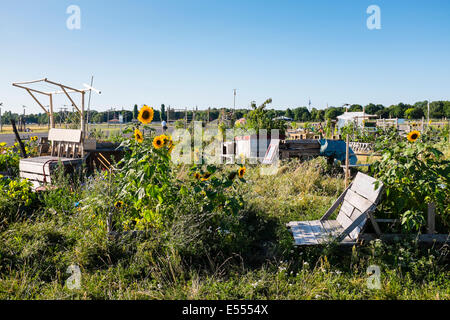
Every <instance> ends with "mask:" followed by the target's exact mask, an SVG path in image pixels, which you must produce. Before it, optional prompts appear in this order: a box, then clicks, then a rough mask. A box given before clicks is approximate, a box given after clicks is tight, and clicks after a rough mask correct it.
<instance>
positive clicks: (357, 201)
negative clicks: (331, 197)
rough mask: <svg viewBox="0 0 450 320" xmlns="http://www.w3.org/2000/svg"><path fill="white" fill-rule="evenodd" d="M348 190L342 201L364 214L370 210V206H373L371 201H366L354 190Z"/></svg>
mask: <svg viewBox="0 0 450 320" xmlns="http://www.w3.org/2000/svg"><path fill="white" fill-rule="evenodd" d="M352 189H353V188H351V189H350V190H348V192H347V195H346V196H345V198H344V200H345V201H347V202H348V203H350V205H352V206H353V207H355V208H357V209H359V211H361V212H364V211H366V210H367V209H369V208H370V206H371V205H373V202H372V201H369V200H367V199H366V198H364V197H363V196H361V195H360V194H359V193H357V192H355V191H354V190H352Z"/></svg>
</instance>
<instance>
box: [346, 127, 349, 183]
mask: <svg viewBox="0 0 450 320" xmlns="http://www.w3.org/2000/svg"><path fill="white" fill-rule="evenodd" d="M349 143H350V141H349V137H348V134H347V137H346V139H345V188H347V187H348V180H349V172H348V169H349V167H348V162H349V146H348V145H349Z"/></svg>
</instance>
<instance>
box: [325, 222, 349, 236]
mask: <svg viewBox="0 0 450 320" xmlns="http://www.w3.org/2000/svg"><path fill="white" fill-rule="evenodd" d="M322 227H323V228H324V230H325V232H327V233H329V234H331V235H332V236H335V237H336V236H338V235H339V234H341V233H342V232H343V231H344V228H342V226H341V224H340V223H339V222H337V221H336V220H325V221H322Z"/></svg>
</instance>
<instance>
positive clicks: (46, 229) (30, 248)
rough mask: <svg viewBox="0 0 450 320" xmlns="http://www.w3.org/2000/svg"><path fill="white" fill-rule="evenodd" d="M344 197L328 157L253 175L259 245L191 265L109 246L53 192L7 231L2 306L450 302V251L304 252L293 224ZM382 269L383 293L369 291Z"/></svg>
mask: <svg viewBox="0 0 450 320" xmlns="http://www.w3.org/2000/svg"><path fill="white" fill-rule="evenodd" d="M342 191H343V179H342V176H341V175H340V174H336V173H332V172H329V171H327V168H326V165H325V163H324V161H322V160H320V159H316V160H314V161H310V162H305V163H302V164H295V165H284V166H283V167H281V168H280V171H279V173H278V174H276V175H274V176H262V175H260V172H259V168H258V167H254V168H251V169H249V170H248V175H247V183H246V184H244V185H243V186H242V187H241V189H240V193H241V194H242V195H243V196H244V199H245V201H246V203H247V206H246V209H245V210H246V213H245V219H246V221H245V223H246V224H247V225H248V226H249V230H250V233H251V237H252V240H251V243H250V246H248V247H247V248H246V249H244V250H242V251H239V250H237V251H236V252H235V253H233V254H230V255H227V254H220V252H219V253H218V254H217V255H216V256H209V255H208V254H206V255H205V256H204V258H203V259H201V260H192V259H195V258H189V257H188V256H186V255H183V254H181V253H180V251H178V249H177V247H176V245H173V246H169V247H166V248H165V249H164V250H160V249H157V248H158V243H159V240H158V239H152V238H151V237H145V236H144V237H141V238H139V237H138V238H132V237H131V238H123V239H121V240H116V241H113V240H111V239H108V237H107V235H106V231H105V227H104V225H103V224H102V222H101V221H99V220H96V219H94V217H92V216H91V214H90V213H88V211H86V210H84V209H83V208H81V209H80V208H79V207H78V208H77V207H76V205H75V204H76V203H77V202H78V201H80V198H81V197H82V195H81V193H80V192H79V191H77V190H73V192H66V191H58V190H54V191H51V192H49V193H48V194H47V195H46V196H45V197H44V199H43V201H44V203H45V208H43V209H41V210H38V211H36V212H35V214H34V215H33V216H31V217H28V218H27V219H23V220H22V221H18V222H15V223H11V224H8V225H7V226H6V227H5V225H3V230H2V231H1V233H0V242H1V243H2V246H1V247H0V299H450V271H449V269H448V266H449V264H448V262H449V260H448V252H447V251H448V249H445V248H444V249H442V248H438V247H433V248H419V247H417V246H416V245H415V244H414V243H409V242H405V243H397V244H394V245H391V246H386V245H385V244H381V243H379V242H374V243H372V244H371V245H369V246H367V247H359V248H356V247H355V248H347V249H339V248H337V247H334V246H329V247H325V248H320V249H319V248H315V249H314V248H311V249H302V250H298V249H295V248H294V247H293V245H292V238H291V236H290V234H289V232H288V231H287V229H286V228H285V227H284V224H285V223H286V222H288V221H291V220H306V219H317V218H319V217H320V216H321V215H322V214H323V213H324V211H325V210H326V208H328V207H329V206H330V205H331V204H332V202H333V201H334V199H336V197H337V196H338V195H339V194H340V193H341V192H342ZM91 192H95V190H94V191H91ZM103 200H104V201H105V202H107V201H109V199H107V198H105V199H103ZM99 223H100V225H99ZM70 264H76V265H78V266H79V267H80V269H81V275H82V278H81V279H82V282H81V288H80V289H75V290H69V289H68V288H67V286H66V285H65V282H66V279H67V278H68V277H69V276H70V274H68V273H66V271H67V268H68V266H69V265H70ZM373 264H376V265H378V266H380V268H381V289H379V290H374V289H369V288H368V287H367V278H368V275H367V274H366V270H367V267H368V266H369V265H373Z"/></svg>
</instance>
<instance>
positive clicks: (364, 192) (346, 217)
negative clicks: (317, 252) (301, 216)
mask: <svg viewBox="0 0 450 320" xmlns="http://www.w3.org/2000/svg"><path fill="white" fill-rule="evenodd" d="M375 181H376V180H375V179H374V178H372V177H369V176H368V175H366V174H363V173H361V172H359V173H358V174H357V175H356V177H355V179H354V181H353V183H352V184H351V185H350V186H349V187H348V188H347V189H346V190H345V191H344V193H343V194H342V195H341V196H340V197H339V198H338V199H337V200H336V202H335V203H334V204H333V205H332V206H331V208H330V209H328V211H327V212H326V213H325V214H324V216H323V217H322V218H321V219H320V220H315V221H295V222H289V223H288V224H287V227H288V228H290V230H291V232H292V234H293V236H294V240H295V245H297V246H311V245H319V244H325V243H327V242H329V241H332V240H336V241H338V242H339V243H341V244H355V243H357V240H358V237H359V236H360V234H361V232H362V231H363V229H364V227H365V226H366V224H367V221H368V220H370V221H371V222H372V225H373V227H374V229H375V232H376V234H377V235H380V234H381V231H380V228H379V226H378V223H377V221H376V220H375V219H374V217H373V215H372V212H373V211H374V210H375V208H376V206H377V203H378V201H379V199H380V195H381V191H382V188H383V185H382V184H381V182H380V184H379V186H378V188H376V189H375V186H374V182H375ZM339 205H341V207H340V210H339V214H338V216H337V219H336V220H329V219H328V218H329V217H330V216H331V215H332V214H333V212H334V211H335V210H336V209H337V208H338V207H339Z"/></svg>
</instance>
